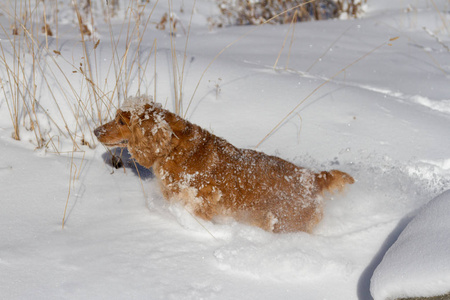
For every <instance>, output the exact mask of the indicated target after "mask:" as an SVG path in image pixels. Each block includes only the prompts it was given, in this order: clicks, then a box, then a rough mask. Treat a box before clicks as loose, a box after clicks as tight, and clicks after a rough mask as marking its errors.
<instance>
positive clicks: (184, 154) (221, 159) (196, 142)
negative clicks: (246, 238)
mask: <svg viewBox="0 0 450 300" xmlns="http://www.w3.org/2000/svg"><path fill="white" fill-rule="evenodd" d="M150 99H151V98H147V97H140V98H138V97H135V98H129V99H127V100H126V101H125V103H124V105H123V106H122V107H121V108H120V109H118V110H117V113H116V116H115V119H114V120H112V121H111V122H109V123H106V124H104V125H103V126H100V127H98V128H97V129H95V131H94V133H95V135H96V136H97V138H98V140H99V141H100V142H101V143H102V144H104V145H105V146H107V147H127V148H128V151H129V153H130V154H131V157H132V158H134V159H135V160H136V161H137V162H138V163H139V164H140V165H142V166H144V167H146V168H153V173H154V174H155V176H156V177H157V178H158V180H159V182H160V186H161V191H162V194H163V195H164V197H165V198H166V199H168V200H169V201H177V202H181V203H182V204H183V205H184V206H185V207H186V209H187V210H188V211H189V212H191V213H193V214H194V215H195V216H197V217H199V218H202V219H204V220H210V221H216V220H220V219H224V218H230V217H231V218H233V219H235V220H236V221H238V222H242V223H246V224H249V225H253V226H258V227H260V228H262V229H264V230H266V231H269V232H274V233H284V232H296V231H304V232H308V233H311V232H312V230H313V228H314V227H315V225H316V224H317V223H319V221H320V220H321V219H322V216H323V203H324V196H327V195H328V194H330V193H333V192H335V191H341V190H342V189H343V188H344V187H345V186H346V185H347V184H352V183H354V179H353V178H352V177H351V176H350V175H348V174H346V173H344V172H341V171H338V170H332V171H329V172H327V171H323V172H319V173H315V172H313V171H311V170H308V169H306V168H302V167H298V166H296V165H294V164H292V163H290V162H288V161H285V160H283V159H281V158H278V157H276V156H270V155H266V154H264V153H262V152H258V151H255V150H249V149H239V148H237V147H235V146H233V145H231V144H230V143H228V142H227V141H226V140H224V139H223V138H220V137H217V136H215V135H213V134H212V133H210V132H208V131H207V130H205V129H202V128H201V127H200V126H197V125H195V124H192V123H190V122H189V121H187V120H185V119H183V118H181V117H179V116H178V115H176V114H174V113H172V112H170V111H168V110H166V109H163V108H162V107H161V105H160V104H157V103H155V102H153V101H151V100H150Z"/></svg>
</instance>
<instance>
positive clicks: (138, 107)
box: [120, 95, 161, 115]
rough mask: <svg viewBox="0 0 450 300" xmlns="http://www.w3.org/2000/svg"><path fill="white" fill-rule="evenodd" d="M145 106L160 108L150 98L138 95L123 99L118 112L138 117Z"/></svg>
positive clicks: (159, 105)
mask: <svg viewBox="0 0 450 300" xmlns="http://www.w3.org/2000/svg"><path fill="white" fill-rule="evenodd" d="M146 104H148V105H150V107H156V108H161V104H159V103H156V102H154V101H153V97H152V96H148V95H140V96H134V97H128V98H127V99H125V100H124V101H123V103H122V105H121V106H120V110H121V111H125V112H130V113H132V114H133V115H140V114H142V113H144V111H145V107H146V106H145V105H146Z"/></svg>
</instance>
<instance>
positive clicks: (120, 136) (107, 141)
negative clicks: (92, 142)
mask: <svg viewBox="0 0 450 300" xmlns="http://www.w3.org/2000/svg"><path fill="white" fill-rule="evenodd" d="M94 134H95V136H96V137H97V138H98V140H99V141H100V143H102V144H103V145H105V146H108V147H126V146H127V144H128V141H129V140H130V138H131V113H130V112H129V111H122V110H120V109H119V110H117V113H116V117H115V118H114V120H112V121H111V122H109V123H106V124H104V125H102V126H100V127H98V128H97V129H95V130H94Z"/></svg>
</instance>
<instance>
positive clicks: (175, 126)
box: [165, 113, 190, 137]
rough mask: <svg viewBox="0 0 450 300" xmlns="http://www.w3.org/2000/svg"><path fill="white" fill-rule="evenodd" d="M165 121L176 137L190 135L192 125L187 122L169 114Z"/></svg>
mask: <svg viewBox="0 0 450 300" xmlns="http://www.w3.org/2000/svg"><path fill="white" fill-rule="evenodd" d="M165 119H166V122H167V124H169V126H170V128H171V130H172V132H173V135H174V136H175V137H181V136H182V135H185V134H186V133H188V131H189V129H190V126H189V125H190V124H189V123H188V122H187V121H186V120H184V119H182V118H181V117H179V116H177V115H175V114H173V113H167V114H166V117H165Z"/></svg>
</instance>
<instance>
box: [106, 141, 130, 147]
mask: <svg viewBox="0 0 450 300" xmlns="http://www.w3.org/2000/svg"><path fill="white" fill-rule="evenodd" d="M102 144H103V145H105V146H106V147H126V146H127V145H128V140H121V141H118V142H113V143H111V142H110V143H107V142H106V143H102Z"/></svg>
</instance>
